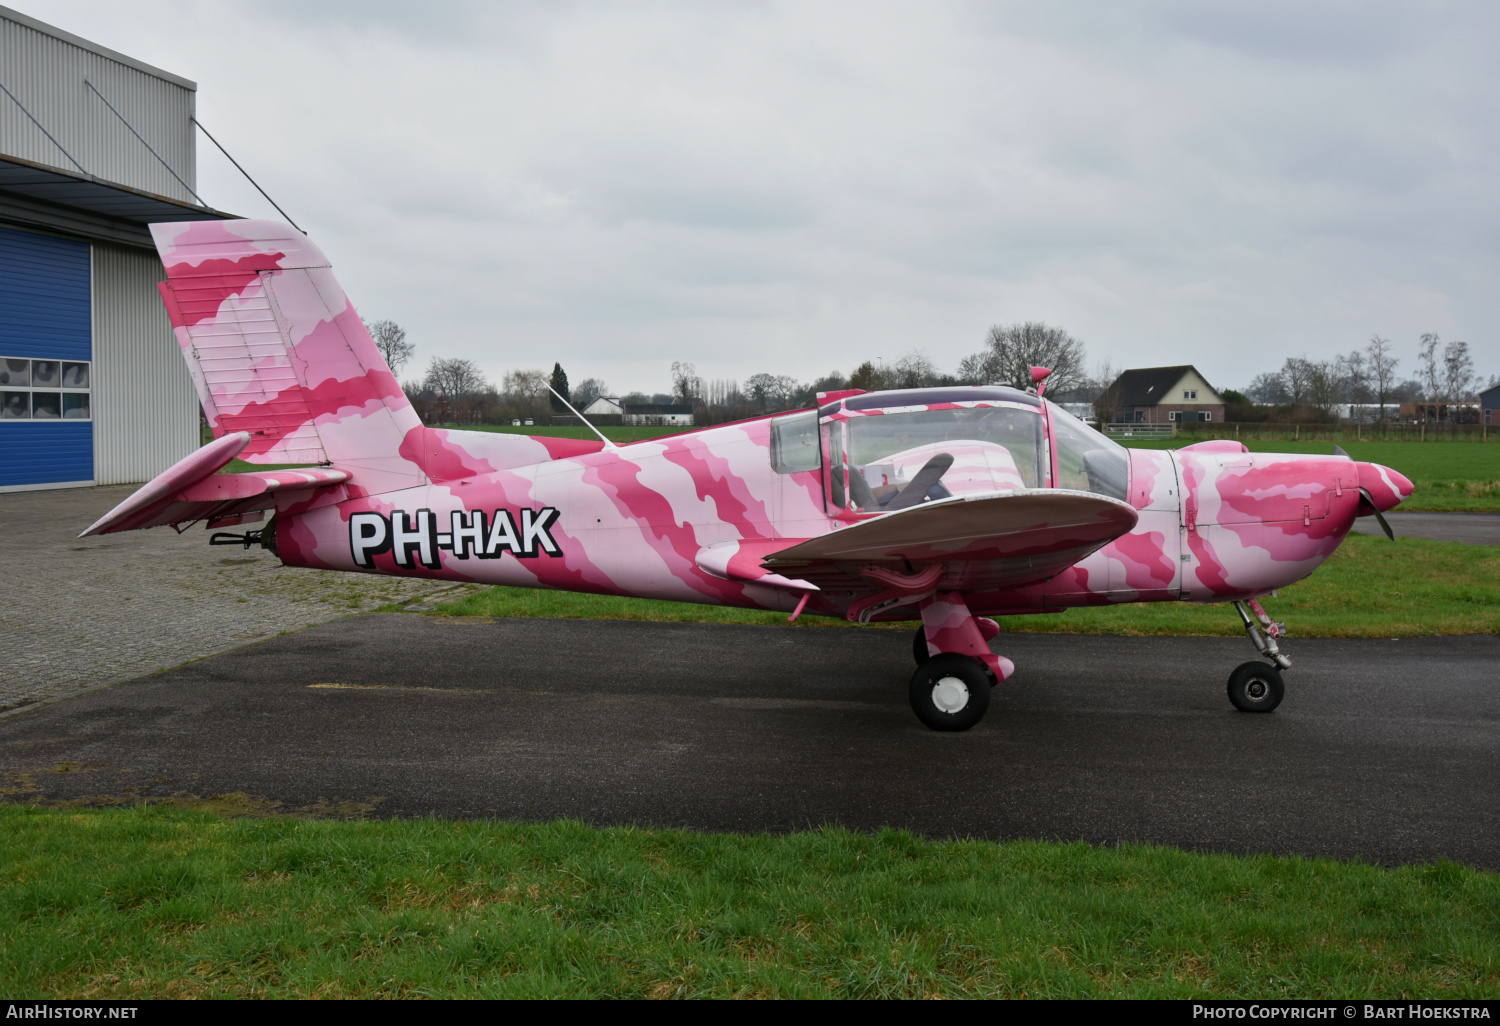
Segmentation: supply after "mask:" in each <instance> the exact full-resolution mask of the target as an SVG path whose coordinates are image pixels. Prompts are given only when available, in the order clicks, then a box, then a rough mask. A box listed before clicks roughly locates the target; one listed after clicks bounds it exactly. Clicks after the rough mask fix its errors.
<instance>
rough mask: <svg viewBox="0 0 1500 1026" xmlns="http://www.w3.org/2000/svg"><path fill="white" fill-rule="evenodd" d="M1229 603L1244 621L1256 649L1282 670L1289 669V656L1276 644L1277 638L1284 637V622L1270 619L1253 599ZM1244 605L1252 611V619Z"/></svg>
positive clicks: (1290, 662)
mask: <svg viewBox="0 0 1500 1026" xmlns="http://www.w3.org/2000/svg"><path fill="white" fill-rule="evenodd" d="M1230 604H1231V605H1232V606H1234V610H1235V612H1237V613H1239V614H1240V619H1241V620H1243V621H1245V633H1246V634H1248V635H1250V643H1251V644H1252V645H1254V646H1255V649H1256V651H1258V652H1259V653H1260V654H1261V655H1263V656H1265V657H1266V658H1268V659H1270V660H1271V661H1272V662H1273V663H1275V664H1276V665H1277V666H1279V667H1281V668H1282V669H1283V670H1289V669H1291V667H1292V660H1291V658H1290V657H1288V656H1285V655H1282V654H1281V649H1280V647H1278V646H1277V644H1276V639H1277V638H1284V637H1286V624H1285V623H1282V622H1281V621H1279V620H1272V619H1271V618H1270V616H1268V615H1267V614H1266V611H1265V610H1264V609H1262V608H1261V607H1260V603H1259V602H1257V601H1255V599H1248V600H1246V601H1244V602H1232V603H1230ZM1246 606H1249V607H1250V609H1251V610H1253V611H1254V613H1255V617H1254V619H1252V618H1251V616H1250V614H1249V613H1247V612H1246V611H1245V607H1246Z"/></svg>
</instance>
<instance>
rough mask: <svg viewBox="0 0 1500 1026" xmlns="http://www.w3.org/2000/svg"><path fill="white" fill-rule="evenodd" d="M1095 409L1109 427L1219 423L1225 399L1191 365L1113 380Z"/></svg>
mask: <svg viewBox="0 0 1500 1026" xmlns="http://www.w3.org/2000/svg"><path fill="white" fill-rule="evenodd" d="M1095 409H1096V410H1098V411H1099V413H1100V414H1101V415H1102V416H1103V417H1104V419H1105V420H1107V421H1108V422H1110V423H1112V424H1181V423H1195V422H1202V421H1222V420H1223V419H1224V397H1223V396H1221V395H1220V394H1219V393H1218V392H1217V391H1215V390H1214V387H1213V386H1212V385H1210V384H1209V383H1208V380H1207V379H1206V378H1204V377H1203V375H1202V374H1199V373H1198V369H1197V368H1196V367H1194V366H1192V365H1191V364H1186V365H1183V366H1180V367H1140V368H1136V369H1134V370H1128V371H1126V372H1125V373H1123V374H1121V375H1120V376H1119V377H1118V378H1116V379H1115V380H1114V382H1113V384H1111V385H1110V386H1109V387H1108V388H1106V389H1105V390H1104V394H1103V395H1101V396H1100V397H1099V400H1098V402H1097V403H1096V404H1095Z"/></svg>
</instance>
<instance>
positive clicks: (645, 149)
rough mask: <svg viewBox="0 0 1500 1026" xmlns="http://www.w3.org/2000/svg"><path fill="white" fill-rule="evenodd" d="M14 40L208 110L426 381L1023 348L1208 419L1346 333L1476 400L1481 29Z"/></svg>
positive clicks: (128, 11) (209, 166)
mask: <svg viewBox="0 0 1500 1026" xmlns="http://www.w3.org/2000/svg"><path fill="white" fill-rule="evenodd" d="M8 2H9V3H11V4H13V5H14V6H16V7H18V8H20V9H21V10H23V11H25V12H26V13H28V14H30V15H32V16H34V17H37V18H40V19H42V20H44V21H48V22H51V23H52V24H55V25H58V26H60V27H62V28H65V29H68V30H70V31H72V32H76V33H78V34H80V35H83V36H85V37H88V38H90V39H93V40H95V41H97V42H99V43H102V44H104V45H106V46H110V47H113V48H115V49H118V50H122V51H124V52H126V53H129V54H131V55H133V56H136V57H138V58H140V59H141V60H144V61H147V62H149V63H152V64H155V65H158V66H160V67H163V68H166V69H168V70H170V71H173V72H176V73H178V74H181V75H185V76H187V77H189V78H192V79H194V80H195V81H197V82H198V84H199V93H198V112H199V117H200V118H201V119H202V120H203V121H204V123H205V124H207V125H208V126H209V127H210V129H211V130H213V131H214V132H215V134H216V135H218V136H219V138H220V140H221V141H223V142H224V143H225V144H226V145H227V146H229V148H230V151H231V152H232V153H234V154H235V155H236V157H237V158H239V160H240V161H241V162H242V163H243V164H245V165H246V166H247V167H248V168H249V169H250V171H251V173H252V174H255V175H256V176H257V178H259V179H260V180H261V182H262V184H263V185H265V186H266V187H267V189H268V190H269V191H270V192H271V194H272V195H273V196H275V197H276V198H277V200H278V202H280V203H281V204H282V206H284V207H285V208H286V209H287V210H288V212H290V213H291V215H292V216H293V217H294V218H296V219H297V220H298V221H299V222H300V223H301V225H302V227H303V228H305V229H307V230H308V232H309V233H310V234H311V236H312V237H313V238H314V239H315V240H316V241H317V242H318V243H319V244H320V245H321V246H322V247H323V249H324V250H325V251H326V252H327V253H328V254H329V256H330V257H331V258H332V260H333V262H334V266H335V268H336V269H337V271H338V273H339V276H340V278H341V280H342V282H343V284H344V286H345V288H346V289H347V290H348V292H349V293H350V295H351V297H352V298H353V300H354V302H355V304H356V306H358V307H359V308H360V311H361V313H363V314H364V315H365V316H366V318H367V319H375V318H381V317H390V318H394V319H395V320H397V321H399V322H400V323H402V324H403V325H405V326H406V327H407V328H408V329H409V330H410V333H411V337H412V338H413V339H414V340H415V341H416V342H417V343H418V346H419V349H418V360H419V361H420V362H425V361H426V359H427V358H429V357H431V356H433V355H443V356H465V357H471V358H473V359H475V360H477V361H479V362H480V364H481V365H482V366H484V368H485V369H486V370H487V371H488V372H489V373H490V374H492V375H493V376H495V377H497V378H498V376H499V375H500V374H501V373H503V372H504V371H505V370H506V369H509V368H514V367H528V366H536V367H542V366H548V367H550V365H551V363H552V362H553V360H560V361H561V362H562V364H563V366H564V367H565V368H566V369H567V370H568V372H569V375H570V376H571V377H572V378H573V379H574V380H575V381H576V380H578V379H581V378H583V377H590V376H597V377H602V378H604V379H605V380H606V381H607V382H608V383H609V384H610V385H612V386H614V388H615V389H616V390H617V391H626V390H631V389H641V390H644V391H657V390H665V389H666V388H667V387H668V365H669V364H670V362H671V361H672V360H692V361H695V362H696V363H697V365H698V369H699V373H700V374H702V375H704V376H706V377H724V378H736V379H743V378H744V377H746V376H748V375H750V374H753V373H756V372H758V371H769V372H772V373H783V374H793V375H796V376H798V377H800V378H802V379H804V380H806V379H811V378H813V377H816V376H818V375H820V374H823V373H826V372H828V371H829V370H830V369H834V368H838V369H841V370H843V371H845V372H847V371H848V370H850V369H851V368H852V367H853V366H854V365H855V364H857V363H858V362H860V361H861V360H864V359H870V358H875V357H882V358H884V359H885V360H886V361H887V362H889V361H893V360H895V359H896V358H898V357H900V356H901V355H902V354H903V353H904V352H907V351H909V350H912V349H920V350H923V351H925V352H926V353H927V355H928V356H929V357H930V358H931V359H932V360H934V361H935V362H936V363H937V364H938V366H939V367H941V368H943V369H950V370H951V369H952V368H953V367H955V366H956V364H957V362H958V360H959V359H960V358H961V357H963V356H964V355H966V354H967V353H970V352H973V351H974V350H975V349H977V348H978V347H979V345H980V343H981V342H982V339H983V336H984V333H985V331H986V329H987V328H988V327H989V325H991V324H993V323H997V322H998V323H1004V322H1010V321H1016V320H1026V319H1036V320H1045V321H1048V322H1051V323H1053V324H1057V325H1061V326H1063V327H1066V328H1067V329H1068V330H1069V331H1071V332H1073V333H1074V334H1076V335H1078V336H1079V337H1081V338H1082V339H1084V341H1085V342H1086V343H1087V345H1088V349H1089V354H1090V357H1091V359H1093V360H1102V359H1109V360H1111V361H1112V362H1113V363H1114V365H1115V366H1116V367H1123V366H1152V365H1159V364H1172V363H1188V362H1191V363H1195V364H1197V365H1198V367H1199V368H1200V369H1201V370H1203V371H1204V372H1205V373H1206V374H1207V375H1208V377H1209V379H1210V380H1212V381H1214V382H1215V383H1217V384H1219V385H1221V386H1242V385H1244V384H1245V383H1246V382H1247V381H1248V380H1249V379H1250V378H1251V377H1253V376H1254V375H1255V374H1256V373H1257V372H1259V371H1262V370H1266V369H1274V368H1275V367H1277V366H1279V365H1280V363H1281V362H1282V360H1283V359H1285V358H1286V357H1287V356H1294V355H1301V354H1303V353H1306V354H1308V355H1311V356H1313V357H1327V356H1332V355H1334V354H1336V353H1339V352H1344V351H1347V350H1349V349H1351V348H1354V347H1356V346H1360V345H1362V344H1363V343H1364V342H1365V340H1366V339H1367V338H1368V337H1369V335H1370V334H1371V333H1372V332H1379V333H1380V334H1382V335H1386V336H1389V337H1391V338H1392V339H1393V340H1394V341H1395V342H1396V343H1397V346H1398V350H1399V353H1400V355H1401V356H1402V358H1403V363H1402V368H1401V369H1402V370H1403V371H1410V370H1412V369H1414V367H1413V365H1414V354H1415V343H1416V338H1417V335H1418V334H1420V333H1421V332H1423V331H1437V332H1440V333H1442V335H1443V336H1444V338H1461V339H1465V340H1467V341H1469V343H1470V344H1471V346H1472V347H1473V350H1474V353H1475V356H1476V358H1477V363H1478V369H1479V370H1480V371H1481V372H1482V373H1483V374H1484V375H1485V376H1486V377H1488V376H1489V375H1490V374H1493V373H1496V372H1500V316H1497V315H1500V287H1497V286H1500V279H1497V271H1500V261H1497V253H1496V245H1497V241H1500V231H1497V229H1500V217H1497V213H1500V139H1497V131H1500V129H1497V126H1500V110H1497V100H1500V91H1497V84H1500V83H1497V77H1500V61H1497V60H1496V58H1495V53H1496V50H1497V43H1500V5H1496V4H1494V3H1483V2H1481V3H1472V4H1462V3H1442V2H1433V3H1419V2H1408V3H1399V4H1394V3H1381V2H1379V0H1358V2H1348V3H1341V2H1328V3H1321V4H1320V3H1314V2H1310V0H1297V2H1280V0H1253V2H1244V3H1239V2H1221V3H1205V2H1199V0H1191V2H1159V3H1151V2H1140V3H1132V2H1109V3H1104V2H1100V3H1095V4H1064V3H1052V2H1047V3H1042V2H1037V3H998V2H987V3H963V2H956V3H947V4H943V3H934V2H923V3H915V2H911V3H905V4H881V3H875V2H870V0H859V2H855V3H837V2H829V3H817V2H798V3H774V2H764V3H762V2H743V3H735V2H721V3H712V2H695V3H648V2H632V3H602V2H601V3H583V2H576V3H568V2H549V3H525V2H515V3H472V4H468V3H449V4H442V3H430V2H429V3H420V4H418V3H409V2H318V0H270V2H259V3H255V4H242V3H240V4H235V3H200V2H189V0H180V2H174V0H139V2H137V0H121V2H115V3H111V4H108V5H105V4H99V3H97V0H8ZM199 183H200V189H199V191H200V192H201V193H202V194H203V195H204V196H205V198H207V199H208V201H209V202H210V203H213V204H214V205H215V206H218V207H220V208H221V209H226V210H231V211H234V212H236V213H241V214H245V215H248V216H272V217H274V216H275V214H274V211H271V209H270V208H269V207H268V206H267V205H266V204H265V202H264V201H263V200H261V199H260V197H259V196H257V195H256V194H255V193H254V192H253V190H251V189H250V187H249V186H248V185H246V184H245V183H244V182H243V181H242V180H240V179H238V177H237V174H236V172H234V171H233V169H232V168H231V167H230V166H229V165H228V164H227V163H226V162H224V161H223V159H222V158H220V157H219V156H218V154H217V153H216V152H214V151H213V150H212V149H211V148H210V147H209V146H208V145H207V143H200V146H199Z"/></svg>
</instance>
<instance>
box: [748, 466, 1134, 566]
mask: <svg viewBox="0 0 1500 1026" xmlns="http://www.w3.org/2000/svg"><path fill="white" fill-rule="evenodd" d="M1137 519H1138V516H1137V514H1136V511H1135V510H1134V509H1132V508H1131V507H1130V506H1129V505H1127V504H1126V503H1123V502H1119V501H1117V500H1115V499H1111V498H1107V497H1105V496H1102V495H1096V494H1094V493H1093V492H1080V491H1072V490H1069V489H1062V488H1037V489H1024V490H1016V491H1007V492H992V493H989V494H984V495H969V496H956V497H954V498H951V499H941V500H938V501H936V502H927V503H923V504H922V505H920V506H913V507H912V508H910V509H904V510H900V511H898V512H895V513H888V514H886V515H885V516H881V517H876V518H874V519H871V520H865V521H862V522H860V523H856V524H853V525H852V526H849V527H844V528H840V529H838V530H836V531H833V532H831V533H829V534H825V535H822V536H821V537H818V538H811V539H808V540H806V541H801V542H798V543H796V544H793V545H791V546H790V547H787V548H782V549H780V550H778V551H775V552H771V553H768V554H767V555H766V556H765V557H764V559H763V560H762V566H763V567H764V568H765V569H766V570H768V571H770V572H772V573H775V574H778V575H784V576H786V577H788V578H796V579H799V580H805V581H808V582H816V583H817V584H819V585H820V586H821V587H823V588H827V587H829V586H830V585H833V586H835V587H836V586H837V583H838V578H843V579H844V580H845V581H846V582H847V581H848V580H849V579H850V578H859V577H862V576H866V577H867V576H870V575H869V573H868V572H867V570H866V569H865V568H867V567H869V566H871V565H873V566H874V567H876V568H877V570H878V569H879V568H883V569H884V570H885V572H887V573H889V572H892V571H895V572H900V571H901V570H905V571H906V572H907V573H912V572H914V571H916V570H918V569H920V568H922V567H931V566H933V565H942V566H943V567H944V568H945V569H944V576H943V580H944V582H945V583H944V587H964V588H971V587H984V588H993V587H1012V586H1018V585H1022V584H1028V583H1031V582H1033V581H1039V580H1042V579H1044V578H1047V577H1051V576H1052V575H1054V574H1056V573H1058V572H1059V571H1061V570H1064V569H1066V568H1068V567H1070V566H1072V565H1073V564H1074V563H1076V562H1078V561H1079V560H1080V559H1083V558H1084V557H1085V556H1087V555H1089V554H1090V553H1092V552H1094V551H1095V550H1096V549H1099V548H1102V547H1103V546H1105V545H1107V544H1108V543H1109V542H1111V541H1113V540H1114V539H1115V538H1118V537H1119V536H1120V535H1122V534H1125V533H1126V532H1128V531H1129V530H1130V529H1131V528H1133V527H1134V526H1135V524H1136V520H1137ZM876 579H880V578H879V577H878V576H877V577H876Z"/></svg>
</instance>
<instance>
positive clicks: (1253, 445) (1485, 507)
mask: <svg viewBox="0 0 1500 1026" xmlns="http://www.w3.org/2000/svg"><path fill="white" fill-rule="evenodd" d="M1496 438H1497V441H1495V442H1491V443H1488V444H1486V443H1481V442H1342V443H1340V444H1341V445H1342V446H1343V448H1344V451H1345V452H1347V453H1348V454H1349V455H1350V456H1352V457H1353V458H1354V459H1356V460H1363V461H1365V462H1368V463H1380V464H1384V465H1385V466H1387V467H1390V468H1391V469H1393V470H1397V471H1400V472H1401V473H1403V474H1405V475H1406V476H1407V477H1409V478H1410V479H1411V482H1412V484H1414V485H1416V491H1415V492H1414V493H1413V494H1412V497H1411V498H1410V499H1407V500H1406V501H1405V502H1403V503H1402V504H1401V505H1400V507H1398V508H1399V509H1400V510H1401V511H1402V512H1405V513H1424V512H1426V513H1500V435H1497V436H1496ZM1123 441H1124V442H1125V443H1126V444H1128V445H1130V446H1132V447H1134V448H1139V449H1180V448H1182V447H1183V446H1184V445H1187V444H1188V443H1189V442H1191V441H1192V439H1187V438H1178V439H1170V440H1169V439H1139V440H1137V439H1123ZM1333 444H1334V443H1332V442H1294V441H1290V440H1287V441H1256V440H1254V439H1250V440H1246V442H1245V445H1246V446H1247V447H1248V448H1249V449H1250V451H1251V452H1300V453H1320V454H1327V453H1331V452H1333Z"/></svg>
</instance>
